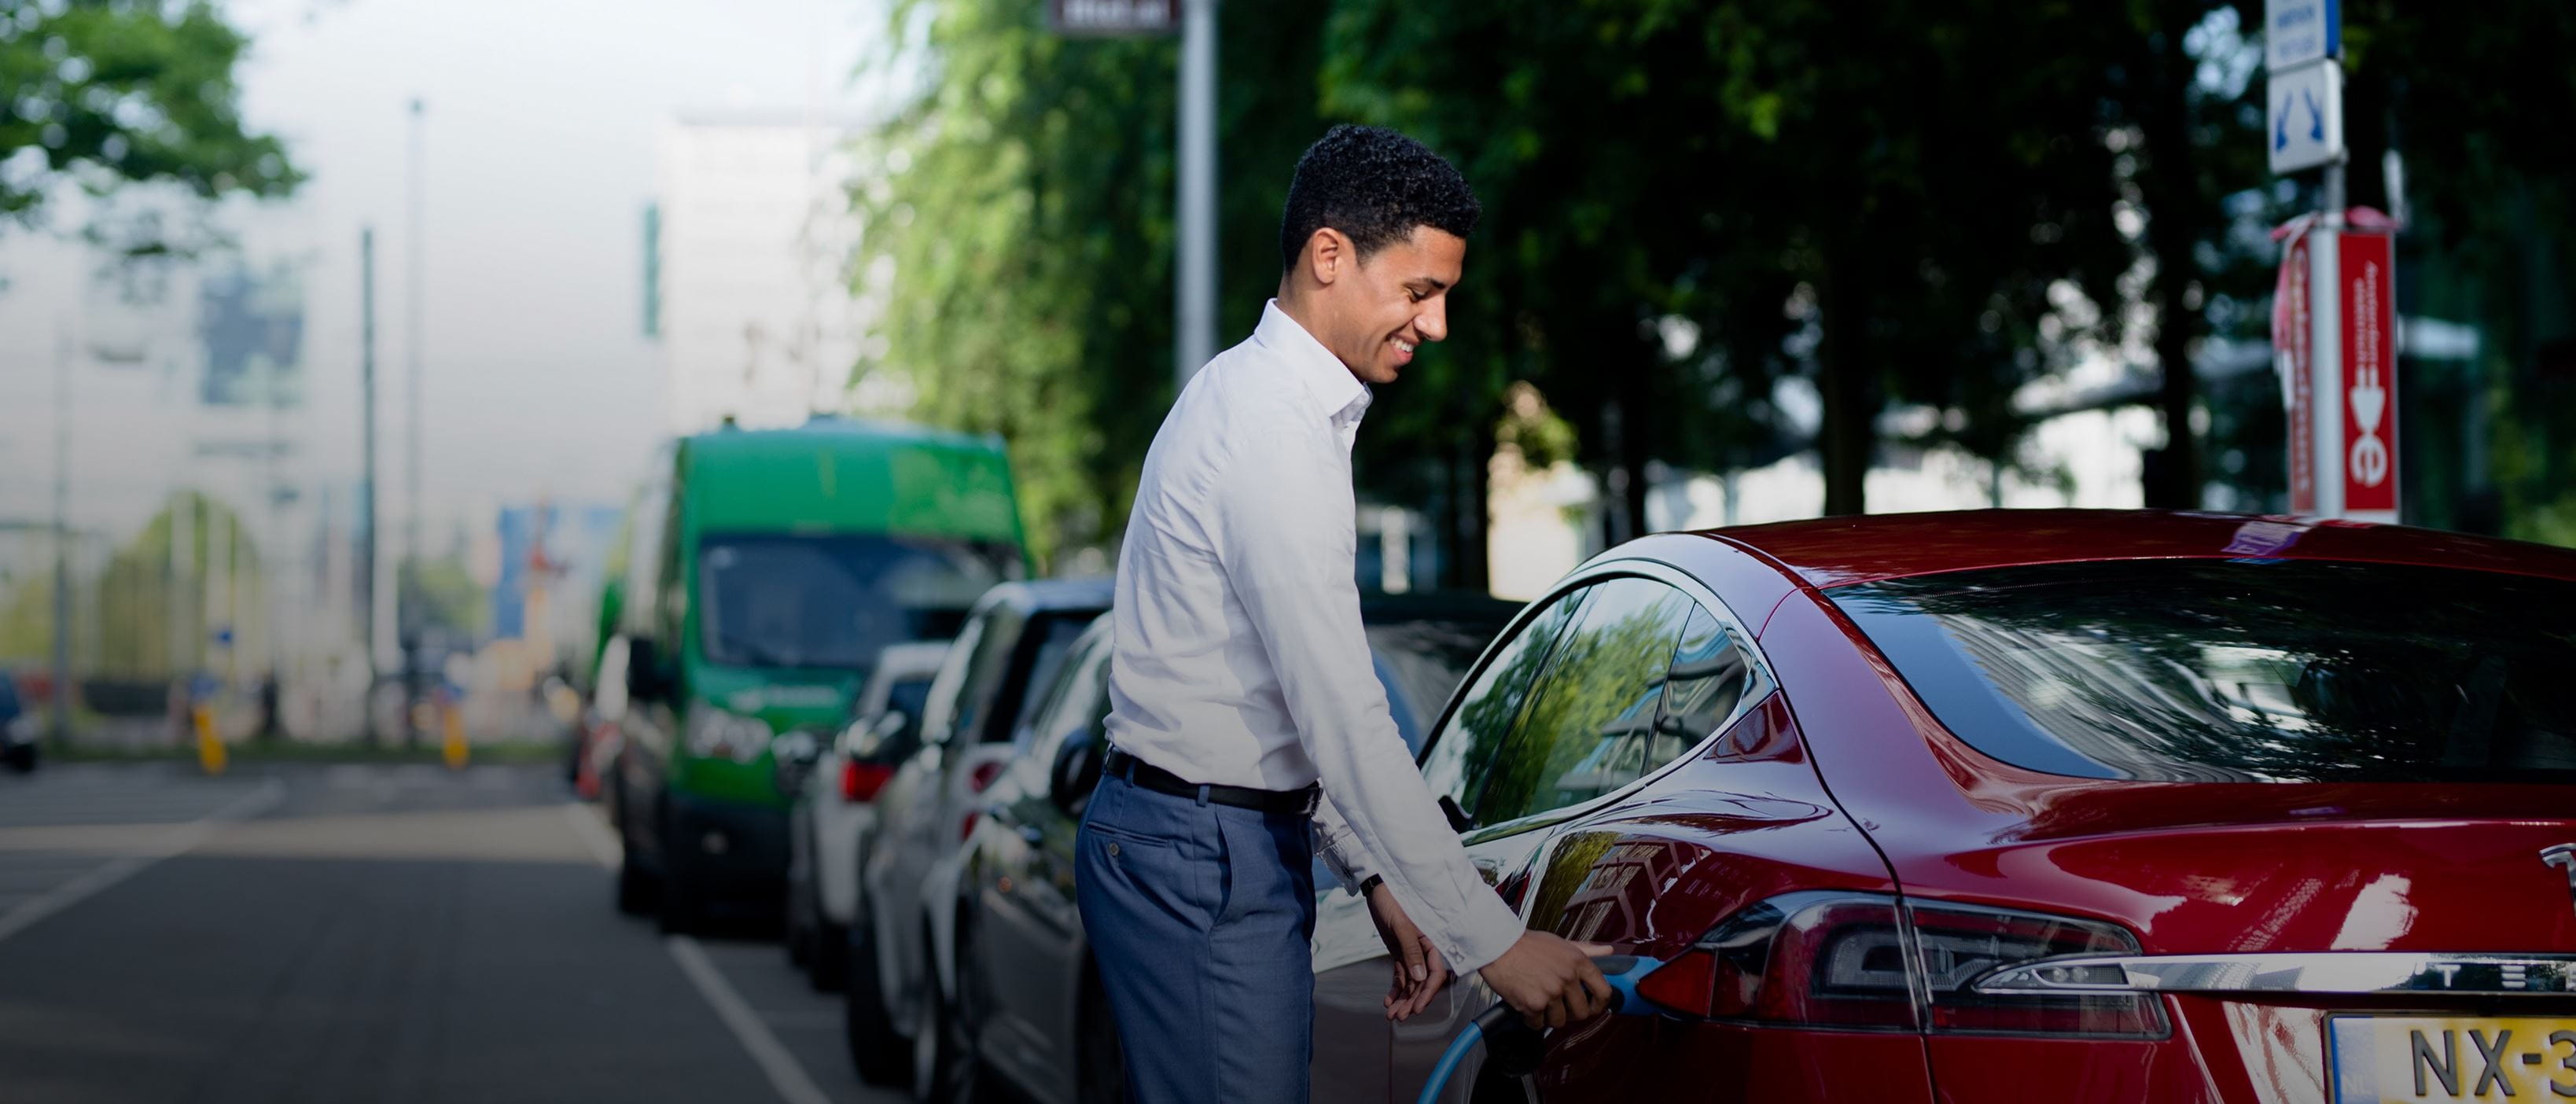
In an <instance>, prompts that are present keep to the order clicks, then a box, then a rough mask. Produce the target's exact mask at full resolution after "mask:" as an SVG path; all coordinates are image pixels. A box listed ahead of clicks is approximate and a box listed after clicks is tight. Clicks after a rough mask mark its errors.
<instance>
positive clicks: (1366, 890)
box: [1360, 874, 1386, 899]
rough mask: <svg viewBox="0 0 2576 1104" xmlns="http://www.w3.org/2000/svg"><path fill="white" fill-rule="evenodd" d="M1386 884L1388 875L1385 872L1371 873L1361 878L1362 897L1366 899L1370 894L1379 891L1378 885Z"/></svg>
mask: <svg viewBox="0 0 2576 1104" xmlns="http://www.w3.org/2000/svg"><path fill="white" fill-rule="evenodd" d="M1385 884H1386V875H1384V874H1371V875H1369V876H1368V877H1366V878H1362V879H1360V897H1361V898H1362V899H1366V898H1367V897H1368V895H1369V894H1372V893H1375V892H1377V887H1379V886H1382V885H1385Z"/></svg>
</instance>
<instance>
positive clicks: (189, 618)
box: [92, 492, 267, 678]
mask: <svg viewBox="0 0 2576 1104" xmlns="http://www.w3.org/2000/svg"><path fill="white" fill-rule="evenodd" d="M182 517H184V519H185V522H186V523H185V524H184V525H176V524H174V523H175V522H176V521H178V520H179V519H180V518H182ZM174 528H175V529H178V530H184V531H185V532H186V534H187V538H188V539H187V543H186V544H185V545H184V546H183V547H181V548H180V550H179V554H178V555H177V556H176V557H173V556H172V555H171V542H172V537H173V531H174ZM174 558H175V559H176V560H177V561H178V562H177V564H176V565H175V566H176V568H177V571H176V573H175V574H174V572H173V570H172V569H173V567H174V565H173V563H172V560H173V559H174ZM227 563H229V564H230V565H231V571H230V573H229V576H228V577H227V578H228V580H229V591H225V590H223V589H222V588H223V587H224V586H225V584H226V582H227V578H216V577H215V572H216V571H217V569H220V568H222V567H223V566H224V565H225V564H227ZM261 579H262V575H261V573H260V568H259V550H258V548H257V547H256V546H254V545H253V544H252V542H251V540H250V538H249V536H248V534H246V533H245V532H244V531H243V528H242V524H241V518H240V515H238V514H235V513H233V512H232V511H231V510H229V509H227V508H226V507H225V506H224V505H223V504H222V503H219V502H216V501H215V500H213V499H210V498H207V497H206V496H204V495H201V494H197V493H195V492H183V493H181V494H179V495H177V496H174V497H173V499H172V500H171V502H170V503H169V504H168V505H166V506H164V507H163V508H162V509H161V512H160V513H158V514H155V515H153V517H152V520H151V521H150V522H149V523H147V524H145V525H144V527H143V531H142V532H140V533H137V534H135V536H134V539H132V540H130V541H127V542H126V543H125V545H124V546H123V547H120V548H118V549H117V550H116V552H115V553H114V554H113V555H111V556H110V557H109V559H108V563H107V569H106V571H105V573H104V574H103V575H102V576H101V577H100V578H99V580H98V582H97V587H98V601H97V609H98V633H99V640H98V646H97V647H98V650H97V655H98V656H99V670H97V671H96V672H92V673H94V674H100V675H108V676H114V677H124V678H163V677H168V676H171V675H176V674H181V673H184V672H186V671H192V670H198V669H201V668H203V667H205V666H207V664H208V663H209V661H210V659H211V657H212V656H214V655H215V654H216V653H217V646H216V645H215V644H214V643H213V640H212V637H213V634H214V631H215V630H216V629H217V628H218V627H219V625H218V623H217V622H216V621H215V620H214V619H213V616H212V615H214V614H216V613H219V612H221V611H223V610H226V609H230V610H233V611H257V610H264V609H266V608H267V604H266V598H265V597H264V595H263V590H262V585H261ZM227 593H228V594H229V601H227V598H226V594H227ZM174 606H175V610H174ZM174 613H175V616H176V617H177V618H178V623H177V624H176V625H173V624H172V617H173V616H174ZM264 621H265V618H264V617H262V616H259V615H257V614H255V613H250V614H243V613H236V614H235V615H234V617H233V623H232V625H231V628H232V630H233V643H232V647H233V648H234V649H235V650H237V651H242V652H244V653H245V654H253V655H258V654H264V651H263V649H264V648H265V646H266V645H265V644H264V642H263V640H262V635H263V634H264V632H265V631H266V627H265V625H264V623H263V622H264ZM174 636H175V637H176V639H178V640H182V641H186V642H188V643H187V645H186V646H185V648H183V649H182V650H181V651H179V652H178V653H177V654H176V656H175V657H174V655H173V653H172V650H171V645H172V641H173V638H174Z"/></svg>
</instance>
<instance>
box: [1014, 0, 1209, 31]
mask: <svg viewBox="0 0 2576 1104" xmlns="http://www.w3.org/2000/svg"><path fill="white" fill-rule="evenodd" d="M1047 26H1048V27H1049V28H1051V29H1053V30H1054V31H1055V33H1057V34H1061V35H1091V36H1101V37H1108V36H1115V35H1163V34H1172V33H1175V32H1177V31H1179V30H1180V29H1181V0H1047Z"/></svg>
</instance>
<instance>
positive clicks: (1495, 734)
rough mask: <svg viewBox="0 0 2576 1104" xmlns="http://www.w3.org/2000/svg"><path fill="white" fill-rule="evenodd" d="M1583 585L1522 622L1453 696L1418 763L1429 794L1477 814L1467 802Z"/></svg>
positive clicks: (1578, 602)
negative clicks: (1461, 692)
mask: <svg viewBox="0 0 2576 1104" xmlns="http://www.w3.org/2000/svg"><path fill="white" fill-rule="evenodd" d="M1589 589H1590V588H1588V587H1585V588H1578V589H1575V590H1570V591H1567V592H1565V593H1564V594H1561V595H1558V596H1557V597H1556V598H1554V599H1553V600H1551V601H1550V602H1549V603H1548V604H1547V605H1546V606H1545V607H1543V608H1541V609H1540V610H1539V612H1538V613H1536V614H1534V615H1532V616H1531V617H1530V618H1529V619H1528V620H1526V621H1523V622H1522V623H1521V626H1520V628H1519V630H1518V631H1517V632H1516V633H1514V635H1513V636H1512V637H1511V638H1510V639H1509V640H1506V641H1504V642H1503V645H1502V646H1501V647H1500V648H1499V649H1497V650H1495V652H1494V653H1493V657H1492V659H1491V660H1490V661H1489V662H1487V663H1486V664H1485V666H1484V668H1483V669H1482V670H1480V671H1478V672H1477V673H1476V678H1475V681H1474V682H1472V683H1469V684H1468V686H1467V691H1466V693H1465V694H1464V695H1463V696H1461V697H1460V698H1459V699H1458V708H1457V709H1455V710H1453V711H1451V712H1450V714H1449V716H1448V718H1447V719H1446V720H1443V721H1442V722H1441V723H1440V729H1439V731H1437V732H1434V733H1432V736H1431V751H1430V754H1429V756H1428V757H1427V758H1425V759H1424V760H1423V762H1422V774H1423V778H1424V780H1425V781H1427V782H1429V783H1430V785H1431V792H1432V793H1434V794H1437V795H1439V796H1442V797H1446V798H1449V799H1451V800H1452V801H1453V802H1455V803H1456V804H1457V805H1458V806H1459V809H1460V811H1461V812H1464V813H1465V814H1466V815H1468V816H1469V817H1471V818H1475V817H1477V812H1476V810H1475V808H1473V806H1472V804H1471V803H1472V802H1473V800H1474V796H1473V795H1475V794H1476V793H1478V792H1480V791H1482V790H1483V789H1484V788H1485V768H1486V767H1487V766H1488V765H1490V764H1491V763H1492V762H1493V760H1494V757H1495V756H1496V755H1498V754H1500V753H1501V751H1502V748H1503V742H1504V740H1505V739H1507V738H1508V737H1510V735H1511V732H1512V726H1513V724H1514V723H1516V722H1517V721H1519V720H1520V715H1521V706H1522V705H1523V704H1524V703H1526V702H1527V701H1528V700H1529V692H1530V688H1531V687H1533V686H1535V685H1537V683H1538V680H1539V676H1540V674H1541V673H1542V672H1543V671H1544V670H1545V669H1546V666H1547V661H1548V657H1549V656H1550V655H1551V654H1552V653H1553V652H1554V650H1555V647H1556V641H1557V638H1558V637H1559V636H1561V635H1563V634H1564V632H1565V629H1566V626H1568V625H1570V624H1572V623H1573V621H1574V617H1575V614H1576V613H1577V612H1578V611H1580V610H1581V609H1582V608H1583V601H1584V594H1585V592H1586V591H1588V590H1589ZM1478 819H1481V818H1478Z"/></svg>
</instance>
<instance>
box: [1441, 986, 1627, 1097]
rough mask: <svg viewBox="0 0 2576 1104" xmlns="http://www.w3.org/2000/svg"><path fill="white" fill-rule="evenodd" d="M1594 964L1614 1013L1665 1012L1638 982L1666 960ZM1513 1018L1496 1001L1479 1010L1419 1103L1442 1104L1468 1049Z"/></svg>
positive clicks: (1444, 1054)
mask: <svg viewBox="0 0 2576 1104" xmlns="http://www.w3.org/2000/svg"><path fill="white" fill-rule="evenodd" d="M1592 964H1593V965H1594V966H1595V967H1598V968H1599V969H1600V971H1601V978H1602V980H1604V981H1607V982H1609V983H1610V1004H1609V1008H1608V1009H1607V1011H1608V1013H1609V1014H1610V1015H1613V1016H1651V1015H1654V1014H1656V1013H1657V1012H1660V1011H1662V1009H1661V1008H1659V1007H1657V1006H1656V1005H1655V1003H1654V1002H1653V1001H1650V1000H1647V999H1645V998H1644V997H1641V996H1638V995H1637V983H1638V982H1639V981H1643V980H1645V977H1646V975H1647V974H1650V973H1653V972H1654V971H1655V968H1656V967H1658V966H1661V965H1663V963H1662V962H1660V961H1658V960H1655V959H1651V958H1647V957H1644V956H1642V955H1600V956H1598V957H1595V958H1594V959H1593V960H1592ZM1511 1020H1512V1006H1511V1005H1509V1004H1505V1003H1503V1002H1502V1001H1495V1002H1494V1003H1493V1005H1492V1006H1490V1007H1488V1008H1486V1009H1485V1010H1484V1011H1482V1012H1479V1013H1477V1014H1476V1018H1475V1019H1472V1020H1469V1021H1467V1026H1466V1027H1465V1028H1463V1029H1461V1030H1460V1031H1459V1032H1458V1037H1457V1038H1455V1039H1452V1040H1450V1042H1449V1049H1448V1050H1446V1051H1443V1052H1441V1055H1440V1062H1439V1064H1437V1065H1434V1066H1432V1067H1431V1079H1430V1080H1428V1081H1425V1082H1423V1084H1422V1095H1421V1096H1418V1097H1415V1098H1414V1100H1415V1104H1439V1100H1440V1094H1441V1092H1442V1091H1444V1090H1446V1089H1447V1088H1448V1087H1449V1077H1450V1075H1451V1074H1454V1073H1456V1072H1458V1063H1460V1062H1463V1061H1465V1060H1466V1059H1467V1052H1468V1051H1471V1050H1474V1049H1476V1044H1477V1043H1478V1042H1481V1041H1484V1040H1485V1039H1487V1038H1489V1037H1491V1036H1493V1034H1494V1033H1495V1032H1496V1031H1497V1030H1498V1029H1503V1028H1505V1026H1506V1025H1508V1024H1509V1023H1511Z"/></svg>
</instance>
